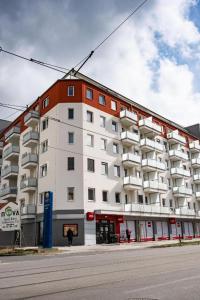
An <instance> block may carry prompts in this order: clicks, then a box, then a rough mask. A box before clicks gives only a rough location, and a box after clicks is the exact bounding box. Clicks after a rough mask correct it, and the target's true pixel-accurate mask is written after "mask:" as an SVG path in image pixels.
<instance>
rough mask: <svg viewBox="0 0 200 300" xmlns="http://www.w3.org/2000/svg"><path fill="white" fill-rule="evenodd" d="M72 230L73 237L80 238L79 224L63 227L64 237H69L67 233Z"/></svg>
mask: <svg viewBox="0 0 200 300" xmlns="http://www.w3.org/2000/svg"><path fill="white" fill-rule="evenodd" d="M69 229H71V230H72V232H73V236H75V237H76V236H78V224H64V225H63V237H67V231H68V230H69Z"/></svg>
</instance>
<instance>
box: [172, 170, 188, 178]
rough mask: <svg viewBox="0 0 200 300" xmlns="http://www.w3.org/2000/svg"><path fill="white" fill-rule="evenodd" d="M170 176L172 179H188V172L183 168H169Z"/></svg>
mask: <svg viewBox="0 0 200 300" xmlns="http://www.w3.org/2000/svg"><path fill="white" fill-rule="evenodd" d="M171 176H172V177H173V178H181V177H190V171H189V170H184V169H183V168H171Z"/></svg>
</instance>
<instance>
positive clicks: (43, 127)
mask: <svg viewBox="0 0 200 300" xmlns="http://www.w3.org/2000/svg"><path fill="white" fill-rule="evenodd" d="M48 123H49V121H48V118H46V119H44V120H43V121H42V130H45V129H47V128H48Z"/></svg>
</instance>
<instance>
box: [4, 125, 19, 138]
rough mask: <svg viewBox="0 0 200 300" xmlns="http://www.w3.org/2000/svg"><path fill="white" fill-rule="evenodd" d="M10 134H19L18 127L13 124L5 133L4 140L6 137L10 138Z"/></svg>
mask: <svg viewBox="0 0 200 300" xmlns="http://www.w3.org/2000/svg"><path fill="white" fill-rule="evenodd" d="M12 135H17V136H19V135H20V128H19V127H17V126H15V127H12V128H11V129H10V130H9V131H7V132H6V134H5V140H7V139H8V138H10V137H11V136H12Z"/></svg>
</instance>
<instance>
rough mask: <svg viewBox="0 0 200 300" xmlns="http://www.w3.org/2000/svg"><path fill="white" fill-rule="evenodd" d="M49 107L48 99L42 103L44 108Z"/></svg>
mask: <svg viewBox="0 0 200 300" xmlns="http://www.w3.org/2000/svg"><path fill="white" fill-rule="evenodd" d="M48 105H49V98H46V99H44V100H43V102H42V108H46V107H47V106H48Z"/></svg>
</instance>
